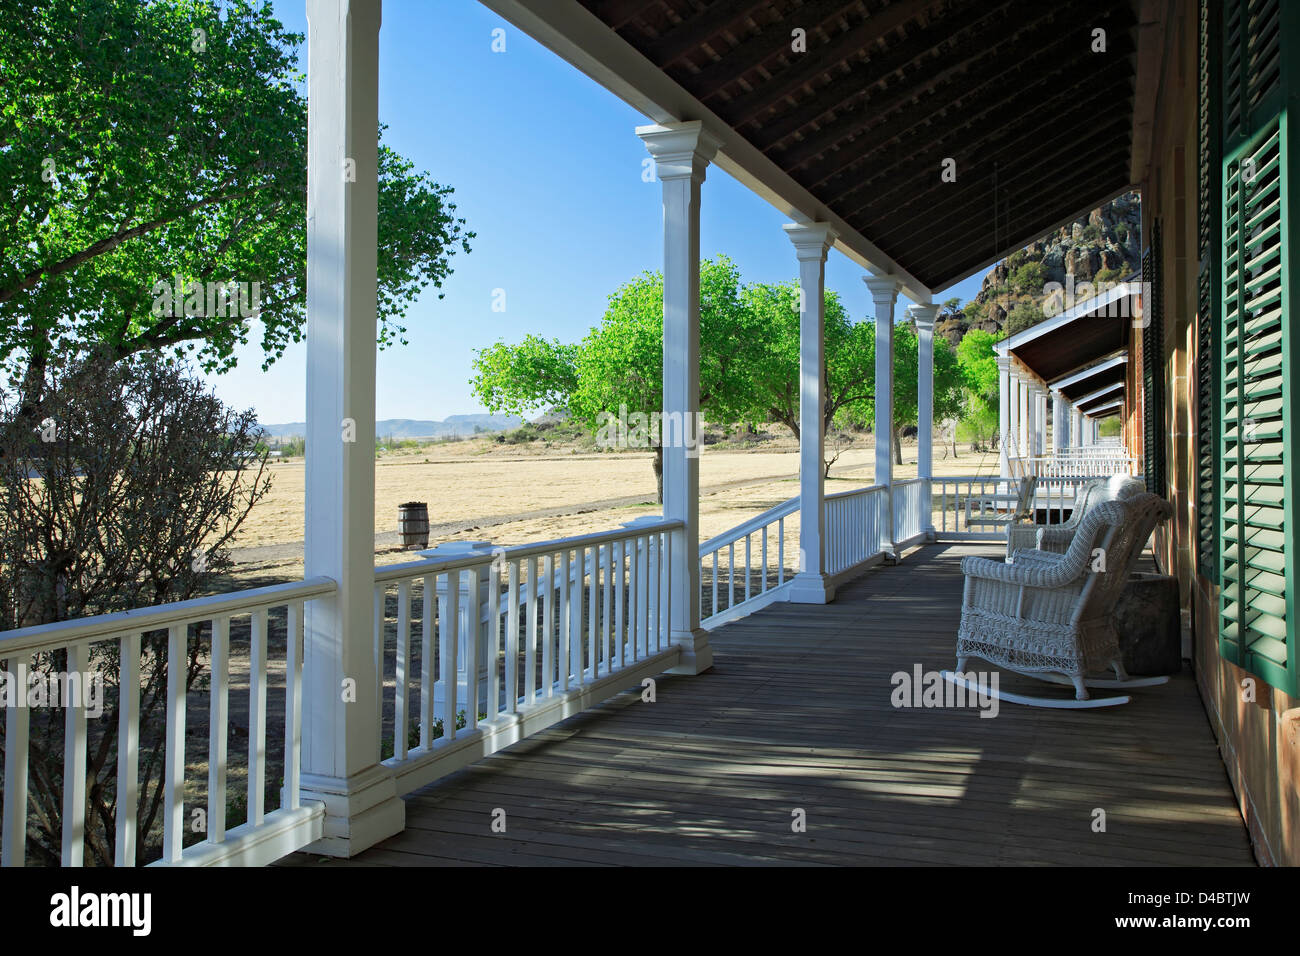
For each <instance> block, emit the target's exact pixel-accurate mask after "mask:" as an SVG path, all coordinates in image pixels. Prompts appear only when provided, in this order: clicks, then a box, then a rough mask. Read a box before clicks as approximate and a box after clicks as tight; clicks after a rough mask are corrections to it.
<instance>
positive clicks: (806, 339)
mask: <svg viewBox="0 0 1300 956" xmlns="http://www.w3.org/2000/svg"><path fill="white" fill-rule="evenodd" d="M782 228H784V229H785V231H786V234H787V235H788V236H789V237H790V241H791V242H793V243H794V249H795V255H796V256H797V257H798V259H799V298H800V305H801V311H800V313H799V573H798V574H796V575H795V578H794V582H793V583H792V584H791V585H790V600H791V601H792V602H794V603H796V604H825V603H826V602H828V601H830V600H831V599H832V598H833V597H834V596H835V588H834V587H833V586H832V585H831V583H830V581H829V580H828V578H827V576H826V549H825V532H826V518H825V515H826V509H825V505H824V501H825V499H826V482H825V478H824V469H825V457H826V456H825V451H826V425H825V418H826V392H825V382H826V315H825V313H826V296H825V287H826V253H827V251H828V250H829V249H830V247H831V244H832V243H834V242H835V232H834V231H833V230H832V229H831V228H830V226H828V225H826V223H822V222H817V223H790V224H788V225H785V226H783V227H782Z"/></svg>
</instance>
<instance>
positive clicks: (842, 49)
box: [714, 0, 1014, 150]
mask: <svg viewBox="0 0 1300 956" xmlns="http://www.w3.org/2000/svg"><path fill="white" fill-rule="evenodd" d="M1013 2H1014V0H1003V2H1001V3H990V4H988V5H987V6H984V5H977V6H973V7H967V8H965V9H963V10H962V11H961V12H959V13H957V14H954V15H953V16H950V17H944V18H942V19H939V20H936V21H935V22H934V24H933V25H931V26H929V27H927V28H925V29H924V30H919V31H917V32H916V33H914V34H912V35H911V36H909V37H908V38H907V40H906V41H905V42H904V43H900V44H898V46H897V47H894V48H890V49H888V50H885V51H883V52H882V51H880V50H878V49H873V51H872V57H871V59H870V60H868V61H867V62H865V63H858V64H856V65H855V66H853V67H852V68H851V71H850V72H849V73H848V74H846V75H844V76H840V77H836V78H834V79H833V80H832V81H831V82H830V83H829V84H827V85H826V86H823V87H822V88H821V89H819V90H817V91H816V92H815V93H814V94H813V95H811V96H809V97H807V98H805V99H804V100H800V101H799V102H797V103H795V104H794V105H793V106H791V107H789V109H788V111H787V113H786V115H785V116H783V117H779V118H778V123H777V124H769V123H764V124H763V126H762V127H761V128H760V129H759V130H758V132H757V133H756V134H755V136H754V137H752V139H753V142H754V144H755V145H756V146H758V148H759V149H764V150H766V149H769V148H771V147H772V146H773V145H775V144H776V143H778V142H780V140H781V139H783V138H784V137H785V136H789V135H790V134H791V133H793V132H794V131H796V130H798V129H800V128H802V127H803V126H806V125H808V124H809V123H812V122H815V121H817V120H819V119H821V118H822V117H823V116H825V115H826V114H827V113H829V112H830V111H831V110H833V109H837V108H839V107H842V106H843V105H844V103H845V96H844V90H843V87H844V86H851V87H858V86H861V88H862V89H863V90H864V92H865V91H866V90H867V89H869V88H870V87H872V86H878V85H880V84H882V83H884V82H886V81H887V80H888V79H889V78H890V77H891V76H893V75H894V74H896V73H898V72H899V71H900V70H904V69H906V68H907V67H909V66H912V65H913V64H914V63H916V62H918V61H920V60H921V59H924V58H928V57H931V56H938V55H940V51H941V50H942V49H943V47H944V46H945V45H946V44H948V43H951V42H953V41H954V40H957V39H959V38H960V37H961V36H962V35H963V34H965V33H966V32H967V31H969V30H971V29H973V28H974V27H976V26H977V25H980V24H988V21H990V20H991V19H992V18H993V17H994V16H996V15H999V14H1002V13H1004V12H1005V11H1006V9H1007V7H1008V6H1010V5H1011V4H1012V3H1013ZM867 23H869V21H866V22H864V23H863V24H862V25H860V26H858V27H855V28H854V29H852V30H849V31H848V32H847V33H844V34H842V35H841V36H838V37H836V38H835V40H834V42H833V43H832V44H830V45H829V46H827V47H823V48H819V49H818V50H817V56H816V57H815V58H814V57H804V58H802V59H801V60H799V61H798V63H797V65H794V66H791V67H788V68H786V69H784V70H782V71H781V72H779V73H777V74H775V75H774V76H772V77H771V78H770V79H769V80H767V82H765V83H763V84H762V85H761V86H759V87H757V88H756V89H755V90H754V91H753V92H751V93H746V94H744V95H743V96H738V97H736V98H735V99H733V100H730V101H729V102H727V103H720V104H718V105H717V106H715V107H714V110H715V112H717V113H718V114H719V115H720V116H723V117H725V118H726V119H727V121H728V122H729V123H730V124H731V125H732V126H734V127H739V126H742V125H744V124H746V123H749V122H752V121H754V120H756V119H757V118H758V117H759V116H761V115H763V114H764V113H765V112H767V111H768V110H769V109H771V108H772V107H773V106H775V105H776V104H777V103H779V102H780V101H781V100H782V99H784V98H786V97H787V96H790V95H791V94H792V93H794V92H795V91H796V90H798V89H801V88H802V87H804V86H807V85H808V84H810V83H812V82H813V81H815V80H816V79H817V78H818V77H819V76H821V75H823V74H825V73H826V72H827V71H828V70H832V69H834V66H832V64H839V63H843V62H845V61H846V60H851V59H852V57H853V55H854V52H855V51H860V50H863V49H865V48H867V47H868V46H869V45H870V44H869V43H868V42H867V40H866V39H865V38H866V37H867V36H868V35H869V34H868V31H867ZM855 95H856V94H855ZM776 125H779V127H780V130H778V132H779V133H780V135H776V134H775V133H773V132H769V131H770V130H771V129H772V128H773V126H776ZM786 129H788V132H786V131H785V130H786Z"/></svg>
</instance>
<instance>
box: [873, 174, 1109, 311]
mask: <svg viewBox="0 0 1300 956" xmlns="http://www.w3.org/2000/svg"><path fill="white" fill-rule="evenodd" d="M1127 182H1128V175H1127V170H1126V171H1125V173H1124V174H1123V175H1122V176H1120V175H1119V174H1117V173H1115V172H1114V171H1111V172H1109V173H1106V174H1100V175H1098V176H1096V177H1094V178H1092V179H1089V180H1086V181H1085V182H1084V183H1083V184H1081V185H1080V186H1079V188H1078V189H1077V190H1073V191H1071V192H1069V193H1066V194H1065V196H1066V198H1065V199H1064V200H1063V201H1060V202H1055V198H1059V197H1055V198H1054V204H1053V205H1052V206H1050V207H1046V208H1048V209H1049V210H1050V212H1049V213H1047V214H1045V215H1043V216H1039V217H1037V219H1036V220H1033V219H1026V220H1022V221H1021V222H1019V223H1017V224H1016V225H1015V227H1014V228H1013V229H1011V230H1008V234H1009V235H1017V236H1027V237H1028V238H1026V239H1025V240H1024V243H1023V244H1026V245H1027V244H1028V243H1030V242H1033V241H1034V239H1036V238H1037V237H1039V236H1041V235H1043V234H1044V233H1046V232H1048V231H1049V230H1050V229H1051V228H1052V226H1053V225H1054V224H1055V223H1056V222H1057V221H1058V220H1059V219H1060V217H1059V216H1057V218H1056V219H1052V218H1048V217H1049V216H1050V215H1054V214H1055V213H1056V212H1057V211H1058V210H1059V209H1060V208H1063V207H1064V206H1071V208H1079V207H1081V206H1083V205H1085V204H1087V203H1091V202H1093V201H1094V200H1095V199H1096V197H1098V196H1108V195H1111V194H1112V193H1114V192H1115V191H1116V190H1118V189H1122V188H1123V186H1124V184H1125V183H1127ZM1040 205H1041V203H1040ZM953 234H954V235H956V234H957V231H955V230H954V231H953ZM1013 241H1016V242H1018V243H1019V241H1020V240H1013ZM881 248H882V251H885V252H886V254H887V255H888V254H890V253H889V252H888V250H886V249H884V247H881ZM948 249H949V250H951V251H947V252H946V253H931V254H929V255H926V256H924V257H922V256H911V255H910V250H908V252H909V256H908V257H907V258H908V261H903V260H901V259H895V261H896V262H898V264H899V265H900V266H901V267H902V268H905V269H907V270H908V271H910V272H911V273H912V274H913V275H914V276H916V277H917V279H918V280H920V281H921V282H924V283H926V284H927V285H928V286H930V287H931V288H937V287H939V286H941V285H944V284H946V283H949V282H951V281H952V279H953V278H954V277H956V276H964V275H969V274H971V273H972V272H973V271H974V270H976V269H979V268H981V267H982V266H984V265H985V264H987V263H989V262H992V261H993V259H994V257H995V256H1002V255H1003V254H1004V253H1005V252H1006V249H1007V243H1005V242H1004V243H1002V248H996V247H995V245H994V240H993V235H992V233H989V234H988V235H987V237H986V238H985V239H984V240H983V241H972V240H971V238H970V236H969V235H967V236H966V237H965V238H964V239H962V240H961V241H958V242H955V243H953V244H950V245H949V247H948Z"/></svg>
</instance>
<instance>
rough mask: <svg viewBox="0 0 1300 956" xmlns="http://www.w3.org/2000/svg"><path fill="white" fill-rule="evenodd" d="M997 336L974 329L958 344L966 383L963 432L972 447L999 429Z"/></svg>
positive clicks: (961, 430) (959, 358)
mask: <svg viewBox="0 0 1300 956" xmlns="http://www.w3.org/2000/svg"><path fill="white" fill-rule="evenodd" d="M995 342H997V338H996V336H994V335H993V334H992V333H991V332H986V331H984V330H983V329H971V330H970V331H968V332H967V333H966V334H965V335H964V336H962V340H961V342H959V343H958V344H957V353H956V354H957V364H958V366H959V367H960V369H961V374H962V380H963V384H964V386H965V395H966V397H965V402H964V405H963V409H962V415H961V419H960V422H959V431H960V433H961V434H962V436H963V437H964V438H966V440H969V441H970V442H971V444H972V447H973V448H974V447H977V446H979V445H982V444H983V443H984V442H985V441H988V440H990V439H991V438H993V436H994V434H995V433H996V432H997V420H998V390H999V387H1000V385H999V376H998V363H997V353H996V352H995V351H994V349H993V345H994V343H995Z"/></svg>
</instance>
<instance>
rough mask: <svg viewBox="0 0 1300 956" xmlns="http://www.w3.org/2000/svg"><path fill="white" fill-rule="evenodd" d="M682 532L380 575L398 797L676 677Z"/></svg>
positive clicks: (573, 542) (659, 526)
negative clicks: (675, 598)
mask: <svg viewBox="0 0 1300 956" xmlns="http://www.w3.org/2000/svg"><path fill="white" fill-rule="evenodd" d="M680 528H681V522H678V521H656V522H652V523H646V524H642V525H640V526H637V527H633V528H625V529H620V530H617V531H609V532H602V533H599V534H589V535H582V536H579V537H573V538H561V539H559V540H555V541H545V542H541V543H538V544H528V545H521V546H518V547H512V548H497V549H494V550H492V551H481V552H477V553H472V554H468V555H464V556H458V557H455V558H442V559H426V560H422V561H413V562H409V563H406V564H399V565H395V566H391V567H385V568H381V569H378V570H377V571H376V574H375V581H376V586H375V591H376V594H375V597H376V601H375V607H376V613H375V654H376V661H377V664H378V665H379V666H378V667H377V668H376V670H377V672H378V673H379V674H380V675H384V674H386V673H391V674H392V675H393V690H392V695H393V708H392V711H391V713H392V715H393V716H392V721H391V738H392V745H391V746H392V755H391V756H389V757H387V759H385V761H384V762H385V764H386V765H387V766H389V767H391V768H392V770H393V772H394V777H395V779H396V782H397V792H398V794H399V795H400V794H405V793H409V792H411V791H412V790H415V789H417V788H419V787H422V786H425V785H426V784H428V783H430V782H432V781H434V780H437V779H439V778H440V777H443V776H445V775H446V774H448V773H452V772H454V771H455V770H458V769H460V768H461V767H463V766H466V765H467V764H469V763H472V762H473V761H475V760H477V759H479V758H481V757H484V756H486V755H488V754H490V753H493V752H495V751H497V750H500V749H501V748H502V747H505V746H508V745H509V744H511V743H514V742H516V741H519V740H522V739H523V738H525V737H527V736H530V735H532V734H534V733H536V732H538V731H540V730H542V729H544V728H545V727H548V726H550V725H551V724H553V723H556V722H557V721H559V720H563V719H564V718H566V717H569V716H571V715H573V714H576V713H579V712H580V711H582V710H585V709H586V708H588V707H590V706H592V705H593V704H595V703H599V702H600V701H602V700H604V699H605V698H607V697H609V696H611V695H613V694H616V693H618V692H619V691H621V690H624V689H626V688H627V687H631V686H636V685H639V684H640V682H641V681H642V680H643V679H645V678H646V677H653V676H654V675H656V674H659V673H662V672H663V671H665V670H667V669H669V668H671V667H673V666H674V665H675V664H676V663H677V662H678V660H679V659H680V651H679V650H678V648H677V647H676V646H675V645H673V644H671V643H670V640H669V613H668V610H669V607H670V605H671V581H672V559H671V555H672V547H671V545H672V537H673V534H674V532H676V531H677V530H679V529H680ZM394 591H395V592H396V593H395V597H396V606H395V608H394V611H395V613H394V615H392V617H393V618H395V621H394V624H395V627H393V628H392V640H391V641H390V640H389V638H388V635H389V631H390V629H389V627H388V621H389V617H390V615H389V614H388V613H387V605H388V603H389V602H388V599H389V597H390V594H391V593H392V592H394ZM430 598H431V599H430ZM417 600H418V604H417ZM417 608H418V610H417ZM503 608H504V613H502V609H503ZM417 620H418V621H419V633H418V640H417V635H416V634H415V622H416V621H417ZM470 622H474V623H473V625H471V623H470ZM390 664H391V667H390V666H389V665H390ZM382 679H383V678H382V677H381V680H382ZM462 714H463V717H462V716H461V715H462ZM462 721H463V726H459V727H458V726H457V724H458V723H460V722H462ZM383 730H384V729H383V728H381V736H386V735H384V732H383ZM417 733H418V737H415V735H416V734H417ZM412 737H415V739H411V738H412ZM381 755H382V754H381Z"/></svg>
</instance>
